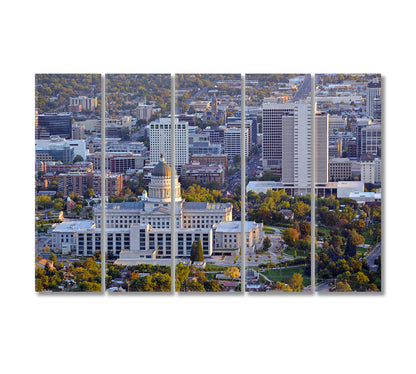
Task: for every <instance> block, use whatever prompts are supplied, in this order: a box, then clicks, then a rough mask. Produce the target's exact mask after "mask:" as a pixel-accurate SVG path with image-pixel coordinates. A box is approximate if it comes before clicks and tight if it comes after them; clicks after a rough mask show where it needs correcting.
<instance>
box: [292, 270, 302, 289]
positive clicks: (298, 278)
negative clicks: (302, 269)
mask: <svg viewBox="0 0 416 374" xmlns="http://www.w3.org/2000/svg"><path fill="white" fill-rule="evenodd" d="M289 286H290V288H292V290H293V291H295V292H301V291H302V289H303V277H302V274H299V273H293V274H292V276H291V277H290V280H289Z"/></svg>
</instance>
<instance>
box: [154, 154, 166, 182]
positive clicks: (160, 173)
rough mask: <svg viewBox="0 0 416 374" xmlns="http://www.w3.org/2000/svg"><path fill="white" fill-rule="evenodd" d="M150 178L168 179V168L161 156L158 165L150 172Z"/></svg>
mask: <svg viewBox="0 0 416 374" xmlns="http://www.w3.org/2000/svg"><path fill="white" fill-rule="evenodd" d="M152 176H155V177H170V176H171V172H170V166H169V165H168V164H167V163H166V162H165V158H164V157H163V154H162V155H161V159H160V161H159V163H158V164H157V165H156V166H155V167H154V169H153V171H152Z"/></svg>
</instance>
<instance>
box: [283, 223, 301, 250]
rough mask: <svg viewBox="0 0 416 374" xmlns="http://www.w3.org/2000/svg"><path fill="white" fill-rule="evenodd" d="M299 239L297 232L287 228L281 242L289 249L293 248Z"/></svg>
mask: <svg viewBox="0 0 416 374" xmlns="http://www.w3.org/2000/svg"><path fill="white" fill-rule="evenodd" d="M298 239H299V232H298V231H296V230H295V229H292V228H291V227H289V228H287V229H286V230H285V232H284V233H283V240H284V241H285V243H286V244H287V245H288V246H289V247H294V246H295V243H296V240H298Z"/></svg>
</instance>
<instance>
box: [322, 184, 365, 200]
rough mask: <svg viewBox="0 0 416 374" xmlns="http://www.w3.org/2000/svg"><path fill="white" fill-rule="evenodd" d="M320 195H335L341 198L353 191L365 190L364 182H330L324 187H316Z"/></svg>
mask: <svg viewBox="0 0 416 374" xmlns="http://www.w3.org/2000/svg"><path fill="white" fill-rule="evenodd" d="M315 191H316V194H317V195H318V196H330V195H334V196H336V197H337V198H339V199H341V198H343V197H349V196H350V193H351V192H364V182H362V181H339V182H328V183H327V184H326V186H324V187H319V188H318V187H317V188H316V189H315Z"/></svg>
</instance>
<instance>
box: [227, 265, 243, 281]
mask: <svg viewBox="0 0 416 374" xmlns="http://www.w3.org/2000/svg"><path fill="white" fill-rule="evenodd" d="M224 275H225V276H226V277H227V278H231V279H235V278H238V277H239V276H240V270H239V269H238V267H236V266H231V267H229V268H227V269H225V270H224Z"/></svg>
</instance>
